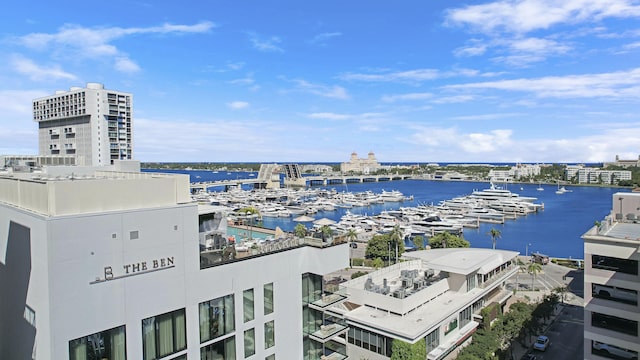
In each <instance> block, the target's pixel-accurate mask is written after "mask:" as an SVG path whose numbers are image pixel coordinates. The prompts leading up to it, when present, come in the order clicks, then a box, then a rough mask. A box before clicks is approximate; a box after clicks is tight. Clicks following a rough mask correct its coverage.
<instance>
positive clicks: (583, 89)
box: [444, 68, 640, 98]
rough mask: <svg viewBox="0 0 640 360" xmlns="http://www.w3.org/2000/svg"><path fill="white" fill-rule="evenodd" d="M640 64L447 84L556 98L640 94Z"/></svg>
mask: <svg viewBox="0 0 640 360" xmlns="http://www.w3.org/2000/svg"><path fill="white" fill-rule="evenodd" d="M639 83H640V68H636V69H632V70H629V71H619V72H612V73H601V74H586V75H567V76H548V77H542V78H535V79H515V80H501V81H488V82H477V83H469V84H460V85H448V86H445V87H444V88H445V89H480V90H487V89H493V90H504V91H519V92H530V93H534V94H535V95H536V96H539V97H555V98H598V97H602V98H638V97H640V86H639V85H638V84H639Z"/></svg>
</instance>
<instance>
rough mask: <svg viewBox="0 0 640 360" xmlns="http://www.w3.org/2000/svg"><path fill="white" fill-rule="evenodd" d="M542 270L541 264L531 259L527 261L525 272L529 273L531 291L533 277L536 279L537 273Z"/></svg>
mask: <svg viewBox="0 0 640 360" xmlns="http://www.w3.org/2000/svg"><path fill="white" fill-rule="evenodd" d="M541 271H542V265H540V264H538V263H537V262H535V261H532V262H531V263H529V265H528V266H527V272H528V273H529V274H531V290H532V291H533V290H534V288H533V281H534V280H535V279H537V277H538V273H539V272H541Z"/></svg>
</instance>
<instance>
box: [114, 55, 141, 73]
mask: <svg viewBox="0 0 640 360" xmlns="http://www.w3.org/2000/svg"><path fill="white" fill-rule="evenodd" d="M115 69H116V70H118V71H120V72H124V73H135V72H138V71H140V67H139V66H138V64H136V63H135V62H134V61H133V60H131V59H129V58H127V57H118V58H116V60H115Z"/></svg>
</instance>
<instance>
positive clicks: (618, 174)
mask: <svg viewBox="0 0 640 360" xmlns="http://www.w3.org/2000/svg"><path fill="white" fill-rule="evenodd" d="M576 176H577V177H578V183H580V184H609V185H613V184H617V183H619V182H620V181H626V180H631V171H629V170H601V169H594V168H586V167H585V168H582V169H580V170H578V172H577V174H576Z"/></svg>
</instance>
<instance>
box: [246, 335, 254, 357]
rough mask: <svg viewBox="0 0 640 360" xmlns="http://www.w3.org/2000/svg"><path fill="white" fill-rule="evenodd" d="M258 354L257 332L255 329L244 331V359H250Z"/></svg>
mask: <svg viewBox="0 0 640 360" xmlns="http://www.w3.org/2000/svg"><path fill="white" fill-rule="evenodd" d="M255 353H256V331H255V330H254V329H249V330H245V331H244V357H245V358H248V357H249V356H251V355H253V354H255Z"/></svg>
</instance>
